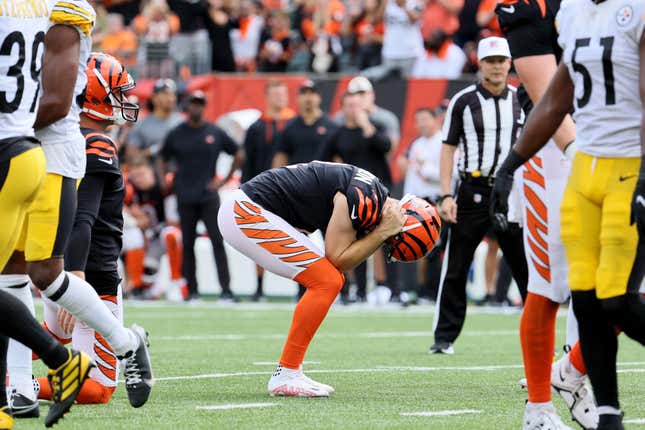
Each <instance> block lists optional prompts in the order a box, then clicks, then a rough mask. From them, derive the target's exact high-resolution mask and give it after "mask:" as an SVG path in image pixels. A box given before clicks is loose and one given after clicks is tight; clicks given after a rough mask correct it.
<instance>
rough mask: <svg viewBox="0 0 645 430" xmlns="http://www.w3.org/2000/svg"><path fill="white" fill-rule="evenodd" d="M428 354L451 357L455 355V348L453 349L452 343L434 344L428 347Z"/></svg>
mask: <svg viewBox="0 0 645 430" xmlns="http://www.w3.org/2000/svg"><path fill="white" fill-rule="evenodd" d="M429 352H430V354H447V355H453V354H454V353H455V348H453V346H452V343H450V342H435V344H434V345H432V346H431V347H430V351H429Z"/></svg>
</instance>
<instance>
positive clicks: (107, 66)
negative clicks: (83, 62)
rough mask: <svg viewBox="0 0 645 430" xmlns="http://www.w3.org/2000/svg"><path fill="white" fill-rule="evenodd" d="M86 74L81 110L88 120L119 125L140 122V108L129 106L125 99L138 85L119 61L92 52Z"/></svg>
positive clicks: (109, 56)
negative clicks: (127, 93) (127, 122)
mask: <svg viewBox="0 0 645 430" xmlns="http://www.w3.org/2000/svg"><path fill="white" fill-rule="evenodd" d="M85 74H86V75H87V87H86V88H85V99H84V101H83V108H82V110H83V112H84V113H85V114H86V115H87V116H89V117H90V118H93V119H96V120H103V121H114V122H116V123H120V124H123V123H124V122H126V121H129V122H135V121H136V120H137V118H138V117H139V106H138V105H137V104H134V103H129V102H128V101H127V99H126V95H125V93H126V92H127V91H130V90H131V89H133V88H134V87H135V85H136V84H135V82H134V79H133V78H132V76H130V74H129V73H128V71H127V70H126V69H125V67H123V65H122V64H121V63H120V62H119V60H117V59H116V58H114V57H113V56H111V55H108V54H103V53H99V52H93V53H92V54H91V55H90V58H89V60H88V62H87V69H86V71H85Z"/></svg>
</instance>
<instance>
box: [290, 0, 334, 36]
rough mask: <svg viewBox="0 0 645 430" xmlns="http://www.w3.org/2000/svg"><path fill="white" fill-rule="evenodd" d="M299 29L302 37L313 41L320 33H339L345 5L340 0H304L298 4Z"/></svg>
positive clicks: (332, 34)
mask: <svg viewBox="0 0 645 430" xmlns="http://www.w3.org/2000/svg"><path fill="white" fill-rule="evenodd" d="M300 13H301V15H302V19H301V21H300V31H301V32H302V36H303V39H305V40H307V41H313V39H315V38H316V36H319V35H320V33H324V34H326V35H329V36H338V35H340V30H341V27H342V24H343V20H344V19H345V6H344V5H343V3H342V2H341V1H340V0H305V1H304V2H303V3H302V5H301V6H300Z"/></svg>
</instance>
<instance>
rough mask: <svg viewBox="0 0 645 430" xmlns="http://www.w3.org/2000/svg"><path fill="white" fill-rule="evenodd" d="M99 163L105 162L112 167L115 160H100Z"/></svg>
mask: <svg viewBox="0 0 645 430" xmlns="http://www.w3.org/2000/svg"><path fill="white" fill-rule="evenodd" d="M99 161H102V162H104V163H105V164H110V165H112V163H114V160H113V159H111V158H110V159H109V160H108V159H105V158H99Z"/></svg>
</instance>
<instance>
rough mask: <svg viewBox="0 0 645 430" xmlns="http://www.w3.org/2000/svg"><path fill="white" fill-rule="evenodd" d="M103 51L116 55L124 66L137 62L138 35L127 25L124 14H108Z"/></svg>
mask: <svg viewBox="0 0 645 430" xmlns="http://www.w3.org/2000/svg"><path fill="white" fill-rule="evenodd" d="M101 51H102V52H105V53H106V54H110V55H112V56H114V57H115V58H116V59H117V60H119V61H120V62H121V64H123V65H124V66H127V67H132V66H134V65H135V64H136V62H137V35H136V34H134V33H133V32H132V31H131V30H129V29H128V28H126V27H125V25H124V23H123V16H122V15H119V14H118V13H111V14H109V15H108V18H107V33H106V34H105V36H104V37H103V42H102V43H101Z"/></svg>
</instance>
